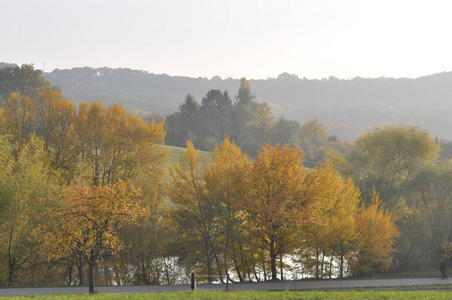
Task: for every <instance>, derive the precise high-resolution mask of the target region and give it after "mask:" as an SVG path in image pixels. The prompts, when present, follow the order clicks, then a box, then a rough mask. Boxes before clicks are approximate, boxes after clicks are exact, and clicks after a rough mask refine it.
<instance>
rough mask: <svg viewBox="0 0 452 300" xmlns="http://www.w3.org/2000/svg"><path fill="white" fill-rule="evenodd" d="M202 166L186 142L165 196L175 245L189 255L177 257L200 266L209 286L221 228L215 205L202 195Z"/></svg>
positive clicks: (203, 193)
mask: <svg viewBox="0 0 452 300" xmlns="http://www.w3.org/2000/svg"><path fill="white" fill-rule="evenodd" d="M204 164H205V162H204V160H203V158H202V156H201V155H200V151H199V150H196V149H195V147H194V146H193V143H191V142H190V141H188V142H187V150H186V151H185V153H181V155H180V157H179V160H178V162H177V163H176V164H175V165H174V167H173V168H172V169H171V172H170V187H169V196H170V198H171V200H172V203H173V208H172V212H171V219H172V222H173V224H174V229H175V230H176V233H177V235H178V236H179V242H182V244H181V247H182V248H184V249H190V250H189V252H190V253H184V252H182V253H181V254H182V255H183V256H184V257H186V258H187V259H188V260H190V261H192V262H193V263H194V264H195V265H196V264H198V263H201V264H203V265H204V266H205V268H206V269H207V272H206V273H207V278H208V281H209V282H212V276H213V272H214V267H215V256H216V255H217V251H218V238H219V235H220V234H221V230H220V229H221V224H220V223H219V222H218V221H219V216H218V213H217V210H216V208H215V205H214V204H213V203H212V202H211V201H210V199H209V198H208V197H207V195H206V193H207V192H206V186H205V182H204V178H203V176H204V175H203V173H204ZM187 246H189V247H188V248H187Z"/></svg>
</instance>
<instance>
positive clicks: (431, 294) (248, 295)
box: [0, 287, 452, 300]
mask: <svg viewBox="0 0 452 300" xmlns="http://www.w3.org/2000/svg"><path fill="white" fill-rule="evenodd" d="M449 288H450V287H449ZM451 297H452V291H451V290H437V291H433V290H429V291H427V290H418V291H394V290H386V291H381V290H380V291H376V290H365V291H356V290H349V291H297V292H291V291H283V292H276V291H275V292H262V291H245V292H227V293H226V292H218V291H217V292H212V291H197V292H193V291H188V292H171V293H134V294H97V295H93V296H89V295H88V294H58V295H30V296H19V297H17V296H14V297H9V296H3V297H0V299H8V300H11V299H37V300H40V299H42V300H57V299H63V300H65V299H67V300H75V299H87V300H88V299H89V300H101V299H102V300H104V299H105V300H107V299H112V300H119V299H132V300H141V299H151V300H163V299H164V300H184V299H218V300H220V299H245V300H247V299H249V300H251V299H252V300H254V299H259V300H267V299H268V300H273V299H276V300H278V299H451Z"/></svg>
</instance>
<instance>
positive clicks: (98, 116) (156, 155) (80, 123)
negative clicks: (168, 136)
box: [74, 102, 166, 185]
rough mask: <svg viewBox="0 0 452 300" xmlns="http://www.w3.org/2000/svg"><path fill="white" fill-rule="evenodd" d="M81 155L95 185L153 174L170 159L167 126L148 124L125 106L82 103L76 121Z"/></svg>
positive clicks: (78, 150) (78, 148)
mask: <svg viewBox="0 0 452 300" xmlns="http://www.w3.org/2000/svg"><path fill="white" fill-rule="evenodd" d="M74 127H75V129H74V130H75V133H76V134H77V136H78V139H77V145H76V147H77V153H78V155H79V156H80V158H81V160H82V162H83V164H87V165H88V166H89V167H90V168H91V174H92V178H93V183H94V184H95V185H103V184H112V183H115V182H116V181H117V180H118V179H123V180H125V179H127V178H131V177H134V176H136V174H141V172H144V173H145V174H146V173H149V172H151V171H152V166H153V165H155V164H156V163H157V162H158V163H160V162H161V160H162V159H164V157H165V156H166V153H165V151H162V149H161V146H162V144H163V141H164V137H165V132H164V130H163V124H161V123H159V124H157V123H152V124H148V123H145V122H144V121H143V120H141V119H140V118H139V117H138V116H137V115H135V114H133V113H128V112H126V110H125V109H124V108H123V107H122V106H121V105H111V106H109V107H108V108H105V107H103V105H102V104H101V103H100V102H94V103H81V104H80V105H79V109H78V115H77V118H76V120H75V126H74Z"/></svg>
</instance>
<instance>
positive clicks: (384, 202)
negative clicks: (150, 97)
mask: <svg viewBox="0 0 452 300" xmlns="http://www.w3.org/2000/svg"><path fill="white" fill-rule="evenodd" d="M23 68H27V66H25V67H23ZM20 71H21V70H17V69H14V68H11V69H3V70H1V71H0V73H1V74H0V78H3V79H2V80H3V81H9V82H8V83H7V84H9V85H10V86H14V83H15V82H14V80H12V79H11V78H17V76H11V74H17V73H14V72H20ZM30 71H31V74H33V75H36V76H31V77H30V78H34V79H35V81H38V82H39V81H41V79H40V78H41V74H40V72H39V71H37V70H33V69H31V70H30ZM27 76H28V75H27ZM5 78H6V79H5ZM20 82H22V81H20ZM29 82H34V81H33V80H31V79H30V81H29ZM16 83H17V82H16ZM5 84H6V83H5V82H0V86H6V85H5ZM22 84H23V83H19V84H18V85H19V86H22ZM13 90H14V88H13ZM240 90H241V91H240ZM19 92H20V93H17V92H12V93H10V94H9V95H8V96H4V95H3V94H2V104H1V109H0V138H1V148H0V157H1V160H2V164H1V165H0V208H1V209H0V220H1V222H0V233H1V234H0V240H1V243H0V245H1V247H0V265H1V268H0V280H1V281H0V284H1V285H13V284H14V285H21V284H24V285H33V284H41V285H42V284H62V283H68V284H85V282H86V279H85V277H86V276H88V281H89V283H90V291H92V290H91V286H92V287H93V284H94V278H97V282H100V283H104V284H176V283H181V282H183V280H184V278H186V274H188V273H189V272H192V271H196V273H198V274H201V275H205V278H206V279H205V280H206V281H212V280H225V279H226V278H228V277H229V278H230V279H231V280H238V281H248V280H271V279H276V278H279V279H282V278H284V279H287V278H288V276H289V275H290V276H295V275H294V274H297V273H299V272H302V273H303V274H306V275H308V276H312V277H316V278H325V277H330V276H331V277H332V276H349V275H360V274H367V273H370V272H383V271H386V270H393V271H412V270H419V269H423V268H429V267H432V266H435V267H436V265H437V263H436V262H437V260H438V257H439V256H441V255H442V254H448V253H449V252H448V251H450V249H451V248H452V247H450V242H451V236H450V234H449V233H450V232H452V231H451V230H450V226H451V225H448V223H450V222H447V220H449V219H450V217H451V215H450V214H451V212H452V209H451V207H452V205H451V203H452V201H451V199H450V196H449V195H450V193H449V189H450V185H449V184H448V183H449V176H451V174H452V168H451V166H452V165H451V164H450V162H449V161H444V162H442V163H440V162H439V161H438V156H439V152H440V145H439V144H438V143H436V142H435V141H434V140H433V139H432V138H431V137H430V135H429V134H428V133H427V132H426V131H424V130H422V129H421V128H418V127H410V126H390V127H377V128H375V129H373V130H372V131H369V132H367V133H365V134H363V135H361V136H360V137H359V138H358V139H356V141H355V142H354V143H353V145H352V146H351V147H346V148H340V147H326V148H323V150H322V153H323V154H322V155H323V156H322V163H316V165H317V166H316V167H314V168H309V169H308V168H306V166H305V160H306V158H305V156H307V154H306V153H307V152H303V148H300V147H296V146H294V145H289V144H288V143H277V142H269V141H265V142H264V141H259V143H262V142H263V144H262V145H260V144H259V145H260V146H259V148H258V146H257V145H258V144H257V143H256V144H255V146H254V147H255V148H254V149H255V152H253V153H252V154H251V155H249V154H248V153H247V152H246V151H244V150H243V149H242V147H240V143H241V142H242V143H244V144H246V143H245V142H244V140H246V139H247V138H250V137H251V138H255V137H256V136H258V135H257V134H249V132H252V130H257V131H256V132H258V131H259V129H262V127H261V126H260V125H256V124H262V123H265V120H268V119H269V117H271V115H270V114H269V113H268V111H266V109H265V105H260V104H257V103H255V102H254V100H253V99H252V97H249V98H248V100H249V103H251V104H249V103H248V104H246V103H247V102H244V103H242V104H240V105H243V107H242V108H241V110H240V109H237V110H235V109H236V106H237V105H239V104H238V103H239V102H240V101H237V103H236V104H231V105H227V104H228V103H230V102H229V101H227V98H228V96H227V93H224V92H215V91H211V92H209V93H208V95H207V96H206V97H210V100H206V101H203V103H202V104H201V106H199V105H198V106H197V105H196V103H195V101H192V100H189V101H187V99H186V101H185V103H184V104H187V103H191V104H194V105H192V106H193V107H198V109H199V114H200V115H201V114H202V113H201V109H200V107H202V106H203V105H206V107H205V108H203V110H207V111H208V110H209V109H210V112H211V113H212V115H213V116H215V118H212V124H217V123H218V124H220V123H221V122H224V121H225V119H224V118H221V115H216V114H215V112H217V111H222V110H223V109H228V110H229V109H230V112H231V115H234V112H235V115H240V114H239V113H238V112H243V111H245V112H246V111H247V110H248V109H255V111H254V112H253V113H252V114H251V113H250V114H245V115H247V116H249V115H253V116H256V119H254V120H255V123H254V125H253V122H252V121H249V119H245V120H247V121H245V122H243V123H241V124H245V126H244V127H243V128H245V129H243V128H242V129H237V131H235V132H241V133H242V134H243V135H236V136H235V139H233V137H232V134H231V136H228V135H227V133H228V132H220V131H219V130H220V129H221V127H220V126H219V125H218V127H214V128H210V129H209V131H208V132H207V133H203V132H202V133H199V135H198V133H195V134H192V135H191V136H190V137H189V136H187V137H186V138H185V139H186V140H188V142H187V144H186V147H187V150H186V151H185V152H184V153H182V154H181V155H180V157H179V158H178V160H176V161H175V162H174V163H172V164H170V163H169V162H168V154H169V153H168V151H166V150H165V147H164V140H165V127H164V126H167V127H166V128H168V135H169V132H170V131H171V118H170V117H168V118H167V120H166V123H167V124H165V125H164V124H163V122H162V121H161V119H159V118H156V119H155V120H156V121H154V122H145V121H144V120H143V119H141V118H139V117H138V116H137V115H135V114H133V113H131V112H127V111H126V110H125V109H124V108H123V107H122V106H121V105H110V106H108V107H104V106H103V105H102V103H100V102H92V103H80V104H79V105H78V106H75V105H74V104H73V103H72V102H71V101H69V100H67V99H65V98H63V97H62V95H61V92H60V91H59V90H58V89H52V88H51V86H50V83H48V82H46V81H41V84H38V85H36V87H30V88H26V89H25V88H24V89H22V90H19ZM241 93H244V94H245V95H248V96H250V95H251V93H250V88H249V85H248V83H247V81H246V80H245V79H244V80H242V84H241V87H240V89H239V94H238V95H239V96H238V98H239V97H242V94H241ZM187 98H188V97H187ZM242 98H243V99H246V97H242ZM211 99H214V100H213V101H211ZM241 101H242V100H241ZM244 101H246V100H244ZM225 103H226V104H225ZM253 103H254V104H253ZM184 104H182V105H181V110H180V111H179V112H177V113H176V116H177V117H173V119H177V118H178V117H180V115H181V114H182V111H184V112H188V111H190V110H189V109H188V107H187V109H185V108H186V107H185V106H183V105H184ZM247 105H249V106H247ZM182 106H183V107H182ZM260 106H261V108H259V107H260ZM195 111H197V110H195ZM206 116H207V115H206ZM237 118H238V117H237ZM183 120H185V121H187V122H188V121H189V120H190V119H189V118H185V119H183ZM192 120H193V121H196V122H200V120H202V119H200V118H193V119H192ZM236 120H238V119H236ZM168 123H169V125H168ZM173 124H177V122H175V123H173ZM237 124H240V123H239V122H237ZM266 124H271V126H270V128H271V129H273V127H275V126H276V123H266ZM188 126H189V125H187V126H186V127H185V128H189V127H188ZM215 126H216V125H215ZM310 126H313V127H316V128H318V127H320V126H321V124H319V123H318V122H317V121H313V122H311V123H310ZM301 127H303V126H301ZM182 128H183V127H182ZM283 132H284V131H281V133H283ZM187 134H188V133H187ZM206 136H210V138H206ZM212 137H214V138H215V139H216V143H215V144H212V146H213V148H212V150H211V154H210V155H209V156H208V157H207V158H205V157H204V156H202V155H201V154H200V151H199V146H196V143H200V144H198V145H202V144H203V143H205V141H209V140H211V139H212ZM237 137H239V138H237ZM240 137H243V140H241V139H240ZM314 138H318V137H317V136H315V135H314ZM284 142H285V141H284ZM244 144H242V145H244ZM212 146H210V147H212ZM197 148H198V149H197ZM248 151H249V150H248ZM316 151H317V150H316ZM249 152H251V151H249ZM288 259H290V260H291V262H288Z"/></svg>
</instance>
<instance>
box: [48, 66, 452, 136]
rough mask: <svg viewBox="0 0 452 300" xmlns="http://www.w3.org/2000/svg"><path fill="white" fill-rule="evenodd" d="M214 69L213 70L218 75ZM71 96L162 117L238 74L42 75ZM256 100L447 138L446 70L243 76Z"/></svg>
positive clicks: (347, 122) (449, 99)
mask: <svg viewBox="0 0 452 300" xmlns="http://www.w3.org/2000/svg"><path fill="white" fill-rule="evenodd" d="M220 75H221V74H220ZM44 76H45V78H46V79H47V80H49V81H51V82H52V84H54V85H57V86H60V87H61V88H62V91H63V95H64V96H65V97H67V98H69V99H72V100H73V101H96V100H99V99H102V100H103V101H104V103H106V104H111V103H123V105H124V106H125V107H126V108H127V109H135V110H137V111H142V112H143V113H146V112H150V111H151V110H153V111H155V112H159V113H161V114H162V115H164V116H166V115H167V114H169V113H172V112H174V111H176V110H177V108H178V105H179V104H180V103H181V102H182V101H183V99H184V98H185V96H186V95H187V94H191V95H192V96H193V97H194V98H195V99H201V98H202V97H203V96H204V95H205V94H206V92H207V91H209V90H212V89H218V90H221V91H228V93H229V95H230V96H231V97H234V96H235V92H236V91H237V86H239V85H240V80H239V79H232V78H221V77H219V76H216V77H213V78H211V79H208V78H189V77H182V76H168V75H165V74H153V73H148V72H145V71H139V70H131V69H111V68H87V67H85V68H74V69H70V70H54V71H52V72H50V73H45V74H44ZM249 82H250V84H251V86H252V87H253V93H254V94H255V95H256V99H257V101H258V102H259V103H264V102H265V103H267V104H269V106H270V108H271V109H272V112H273V113H274V116H275V118H279V117H280V116H283V117H284V118H286V119H291V120H295V121H297V122H299V123H304V122H306V121H309V120H312V119H314V118H316V119H318V120H319V121H320V122H322V123H323V124H324V125H325V127H326V128H327V130H328V131H329V133H330V134H331V135H336V136H337V137H338V138H339V139H340V140H345V141H348V142H351V141H353V138H355V137H356V136H357V134H358V133H359V132H363V131H367V130H370V129H372V128H373V127H375V126H377V125H400V124H406V125H413V126H420V127H422V128H425V129H426V130H428V131H429V132H430V133H431V134H432V135H433V136H435V137H438V138H440V139H446V140H451V139H452V134H451V132H450V130H449V128H450V127H451V126H452V121H451V120H450V118H449V115H450V114H451V112H452V106H451V103H452V96H451V95H452V73H451V72H444V73H438V74H433V75H429V74H426V76H424V77H419V78H416V79H409V78H385V77H380V78H361V77H355V78H350V79H338V78H336V77H334V76H330V77H329V78H323V79H307V78H298V77H297V76H296V75H291V74H287V73H283V74H280V75H279V76H277V77H275V78H268V79H265V80H253V79H249Z"/></svg>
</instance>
